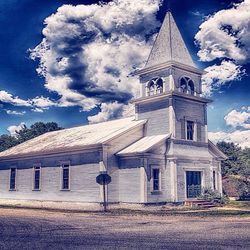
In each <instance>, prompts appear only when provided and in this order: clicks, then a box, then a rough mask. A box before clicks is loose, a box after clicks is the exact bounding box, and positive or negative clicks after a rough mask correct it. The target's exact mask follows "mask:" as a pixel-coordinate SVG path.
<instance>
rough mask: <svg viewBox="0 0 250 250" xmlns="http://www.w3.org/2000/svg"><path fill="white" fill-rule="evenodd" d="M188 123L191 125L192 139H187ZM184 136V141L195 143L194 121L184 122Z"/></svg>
mask: <svg viewBox="0 0 250 250" xmlns="http://www.w3.org/2000/svg"><path fill="white" fill-rule="evenodd" d="M188 123H192V132H193V133H192V139H189V138H188V132H189V131H188ZM185 125H186V126H185V134H186V140H188V141H196V136H195V127H196V126H195V122H194V121H192V120H186V122H185Z"/></svg>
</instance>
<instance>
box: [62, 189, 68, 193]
mask: <svg viewBox="0 0 250 250" xmlns="http://www.w3.org/2000/svg"><path fill="white" fill-rule="evenodd" d="M60 191H66V192H67V191H70V189H61V190H60Z"/></svg>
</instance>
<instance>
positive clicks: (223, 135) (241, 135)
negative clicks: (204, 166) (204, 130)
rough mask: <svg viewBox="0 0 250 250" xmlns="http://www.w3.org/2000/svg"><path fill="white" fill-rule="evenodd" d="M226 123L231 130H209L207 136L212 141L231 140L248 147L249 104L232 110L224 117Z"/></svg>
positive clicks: (249, 145) (249, 142)
mask: <svg viewBox="0 0 250 250" xmlns="http://www.w3.org/2000/svg"><path fill="white" fill-rule="evenodd" d="M224 120H225V122H226V125H228V126H230V127H231V129H233V130H232V131H228V132H226V131H218V132H209V133H208V137H209V139H210V140H212V141H213V142H215V143H216V142H218V141H226V142H233V143H236V144H238V145H239V146H241V147H242V148H245V147H249V148H250V106H249V107H242V108H241V109H240V110H235V109H234V110H232V111H230V112H229V113H228V114H227V115H226V116H225V117H224Z"/></svg>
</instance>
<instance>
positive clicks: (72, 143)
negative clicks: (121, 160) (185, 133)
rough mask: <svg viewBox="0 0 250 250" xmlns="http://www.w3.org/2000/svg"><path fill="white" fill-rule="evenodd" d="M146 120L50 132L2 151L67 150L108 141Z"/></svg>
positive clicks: (16, 153) (6, 154) (7, 153)
mask: <svg viewBox="0 0 250 250" xmlns="http://www.w3.org/2000/svg"><path fill="white" fill-rule="evenodd" d="M145 123H146V120H140V121H135V120H134V117H129V118H124V119H118V120H113V121H108V122H102V123H97V124H91V125H85V126H80V127H74V128H69V129H63V130H58V131H53V132H48V133H45V134H43V135H40V136H38V137H36V138H34V139H31V140H29V141H26V142H24V143H21V144H19V145H17V146H15V147H13V148H10V149H8V150H5V151H3V152H1V153H0V160H1V159H3V158H14V157H20V156H26V155H30V154H31V155H40V154H46V153H48V154H49V153H52V152H65V151H69V150H74V149H78V150H79V149H81V148H84V147H85V146H90V145H92V146H94V145H100V144H103V143H107V142H108V141H110V140H112V139H113V138H115V137H117V136H119V135H121V134H123V133H125V132H127V131H129V130H131V129H133V128H135V127H138V126H142V125H143V124H145Z"/></svg>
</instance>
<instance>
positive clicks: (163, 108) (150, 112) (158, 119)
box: [138, 99, 169, 136]
mask: <svg viewBox="0 0 250 250" xmlns="http://www.w3.org/2000/svg"><path fill="white" fill-rule="evenodd" d="M138 119H139V120H143V119H147V120H148V122H147V125H146V135H147V136H150V135H158V134H168V133H169V100H168V99H164V100H161V101H155V102H152V103H141V104H139V106H138ZM159 124H160V126H159Z"/></svg>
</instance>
